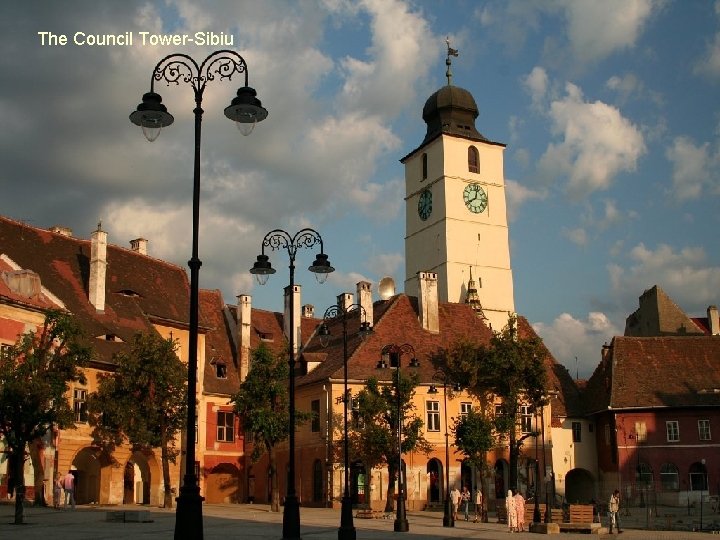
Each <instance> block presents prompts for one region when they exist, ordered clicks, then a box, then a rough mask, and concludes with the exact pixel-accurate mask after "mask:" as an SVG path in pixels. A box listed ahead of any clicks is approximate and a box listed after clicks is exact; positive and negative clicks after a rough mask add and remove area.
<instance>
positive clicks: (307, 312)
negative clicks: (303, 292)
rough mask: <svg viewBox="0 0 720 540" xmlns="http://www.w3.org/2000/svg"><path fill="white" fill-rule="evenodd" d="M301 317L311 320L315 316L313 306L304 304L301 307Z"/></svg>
mask: <svg viewBox="0 0 720 540" xmlns="http://www.w3.org/2000/svg"><path fill="white" fill-rule="evenodd" d="M302 316H303V317H305V318H306V319H312V318H313V317H314V316H315V306H313V305H312V304H305V305H304V306H303V307H302Z"/></svg>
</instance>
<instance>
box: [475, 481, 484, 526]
mask: <svg viewBox="0 0 720 540" xmlns="http://www.w3.org/2000/svg"><path fill="white" fill-rule="evenodd" d="M482 499H483V497H482V490H481V489H480V486H478V487H477V489H476V490H475V519H474V520H473V523H477V522H478V521H482V516H483V508H482V502H483V501H482Z"/></svg>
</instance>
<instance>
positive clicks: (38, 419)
mask: <svg viewBox="0 0 720 540" xmlns="http://www.w3.org/2000/svg"><path fill="white" fill-rule="evenodd" d="M91 354H92V352H91V349H90V347H88V346H87V344H86V342H85V341H84V340H83V335H82V332H81V331H80V328H79V326H78V325H77V323H76V321H75V320H74V319H73V318H72V316H70V315H69V314H67V313H64V312H61V311H48V312H47V313H46V314H45V321H44V323H43V326H42V328H39V329H38V330H37V331H29V332H27V333H25V334H23V335H22V336H20V338H19V339H18V341H17V342H16V343H15V345H13V346H11V347H9V348H8V349H6V350H4V351H3V353H2V354H0V435H1V436H2V438H3V439H4V440H5V444H6V445H7V448H8V449H9V452H10V455H11V456H12V459H11V460H10V462H11V463H12V464H13V470H12V472H11V474H12V478H13V480H14V482H15V523H16V524H22V523H23V521H24V512H23V501H24V499H25V480H24V477H25V474H24V464H25V451H26V447H27V445H28V444H30V443H32V442H33V441H35V440H36V439H38V438H40V437H42V436H43V435H45V434H46V433H48V431H50V430H51V429H52V428H53V427H56V428H60V429H67V428H73V427H74V415H73V410H72V409H71V408H70V404H69V403H68V399H67V395H66V394H67V393H68V391H69V389H70V387H69V384H70V383H71V382H75V381H78V382H81V383H84V382H85V376H84V374H83V372H82V370H81V368H82V367H83V366H85V365H87V364H88V363H89V361H90V358H91ZM36 480H37V479H36ZM40 483H41V485H42V475H41V476H40ZM36 484H37V481H36ZM40 492H41V490H39V491H37V492H36V493H38V494H39V493H40Z"/></svg>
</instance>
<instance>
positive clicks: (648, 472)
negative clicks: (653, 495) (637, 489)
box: [635, 461, 653, 486]
mask: <svg viewBox="0 0 720 540" xmlns="http://www.w3.org/2000/svg"><path fill="white" fill-rule="evenodd" d="M635 481H636V482H637V483H638V484H643V485H645V486H649V485H651V484H652V483H653V471H652V468H651V467H650V465H648V464H647V463H644V462H642V461H641V462H640V463H638V466H637V469H636V470H635Z"/></svg>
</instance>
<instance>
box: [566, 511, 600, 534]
mask: <svg viewBox="0 0 720 540" xmlns="http://www.w3.org/2000/svg"><path fill="white" fill-rule="evenodd" d="M560 531H561V532H584V533H596V534H599V533H601V532H603V531H602V525H600V523H595V507H594V506H593V505H592V504H571V505H570V523H561V524H560Z"/></svg>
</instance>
